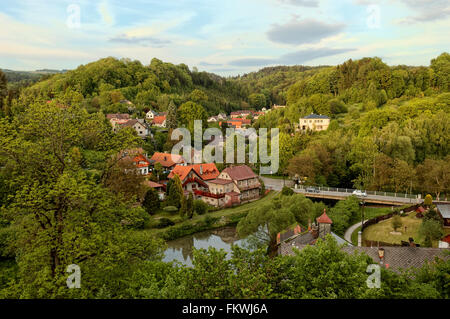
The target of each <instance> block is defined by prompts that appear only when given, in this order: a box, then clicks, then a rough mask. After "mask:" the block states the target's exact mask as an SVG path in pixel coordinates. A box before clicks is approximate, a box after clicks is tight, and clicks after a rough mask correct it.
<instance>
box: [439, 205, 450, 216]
mask: <svg viewBox="0 0 450 319" xmlns="http://www.w3.org/2000/svg"><path fill="white" fill-rule="evenodd" d="M436 208H437V209H438V211H439V213H440V214H441V216H442V218H450V205H449V204H437V205H436Z"/></svg>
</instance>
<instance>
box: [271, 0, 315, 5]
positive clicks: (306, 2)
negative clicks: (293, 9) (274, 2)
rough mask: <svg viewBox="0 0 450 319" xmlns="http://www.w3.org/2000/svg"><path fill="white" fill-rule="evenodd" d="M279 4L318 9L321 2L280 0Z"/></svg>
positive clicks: (313, 0)
mask: <svg viewBox="0 0 450 319" xmlns="http://www.w3.org/2000/svg"><path fill="white" fill-rule="evenodd" d="M278 2H282V3H286V4H291V5H294V6H299V7H318V6H319V0H278Z"/></svg>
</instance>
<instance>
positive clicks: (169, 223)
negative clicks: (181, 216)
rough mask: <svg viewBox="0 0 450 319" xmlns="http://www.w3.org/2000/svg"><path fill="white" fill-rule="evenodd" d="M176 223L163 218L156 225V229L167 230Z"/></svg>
mask: <svg viewBox="0 0 450 319" xmlns="http://www.w3.org/2000/svg"><path fill="white" fill-rule="evenodd" d="M173 225H175V223H174V222H173V221H171V220H170V219H169V218H161V219H160V220H159V222H158V224H157V225H156V228H166V227H168V226H173Z"/></svg>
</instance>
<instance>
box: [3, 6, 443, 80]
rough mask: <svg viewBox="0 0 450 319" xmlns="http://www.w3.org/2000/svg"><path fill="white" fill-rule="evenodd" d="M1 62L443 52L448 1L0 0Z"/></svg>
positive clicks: (321, 60) (258, 59)
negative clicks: (109, 57)
mask: <svg viewBox="0 0 450 319" xmlns="http://www.w3.org/2000/svg"><path fill="white" fill-rule="evenodd" d="M0 30H2V31H1V32H0V68H3V69H13V70H37V69H74V68H76V67H78V66H79V65H81V64H87V63H89V62H93V61H95V60H98V59H100V58H104V57H108V56H113V57H116V58H130V59H132V60H135V59H136V60H139V61H141V62H142V63H143V64H144V65H148V64H149V63H150V61H151V59H152V58H154V57H156V58H158V59H161V60H163V61H165V62H172V63H175V64H179V63H185V64H187V65H188V66H189V67H190V68H191V69H192V68H193V67H197V68H198V70H200V71H207V72H214V73H217V74H220V75H224V76H234V75H238V74H244V73H248V72H252V71H257V70H258V69H261V68H263V67H267V66H275V65H310V66H314V65H337V64H340V63H343V62H344V61H346V60H348V59H350V58H351V59H360V58H363V57H374V56H377V57H380V58H382V59H383V61H384V62H385V63H387V64H389V65H398V64H407V65H429V63H430V60H431V59H432V58H434V57H436V56H438V55H439V54H441V53H442V52H449V51H450V50H449V44H450V32H449V30H450V1H448V0H435V1H429V0H378V1H377V0H339V1H333V0H221V1H216V0H157V1H156V0H155V1H153V0H127V1H124V0H99V1H95V0H91V1H88V0H69V1H67V0H47V1H38V0H14V1H10V0H8V1H5V0H0Z"/></svg>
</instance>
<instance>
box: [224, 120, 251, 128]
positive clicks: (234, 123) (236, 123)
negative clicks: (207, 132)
mask: <svg viewBox="0 0 450 319" xmlns="http://www.w3.org/2000/svg"><path fill="white" fill-rule="evenodd" d="M222 123H223V122H219V125H220V126H222ZM226 123H227V125H228V127H232V128H237V129H240V128H244V127H247V126H250V125H251V124H252V121H251V120H248V119H243V118H235V119H231V120H228V121H226Z"/></svg>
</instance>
